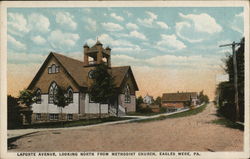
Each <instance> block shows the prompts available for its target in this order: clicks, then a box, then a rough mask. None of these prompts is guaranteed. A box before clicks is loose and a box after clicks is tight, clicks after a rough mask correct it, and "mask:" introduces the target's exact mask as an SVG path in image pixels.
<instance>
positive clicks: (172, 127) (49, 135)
mask: <svg viewBox="0 0 250 159" xmlns="http://www.w3.org/2000/svg"><path fill="white" fill-rule="evenodd" d="M215 113H216V109H215V107H214V105H213V104H209V105H208V106H207V108H206V109H205V110H204V111H203V112H201V113H199V114H197V115H193V116H189V117H181V118H173V119H165V120H161V121H153V122H146V123H126V124H117V125H103V126H98V127H92V128H85V129H69V130H68V129H63V130H53V131H51V130H50V131H42V132H38V133H34V134H30V135H27V136H25V137H22V138H20V139H18V140H16V141H15V142H13V144H14V145H16V146H17V147H16V148H15V149H11V150H10V151H180V150H182V151H242V150H243V136H244V134H243V133H244V132H243V131H240V130H238V129H231V128H227V127H224V126H222V125H216V124H213V123H211V121H213V120H215V119H217V118H218V117H217V116H216V115H215Z"/></svg>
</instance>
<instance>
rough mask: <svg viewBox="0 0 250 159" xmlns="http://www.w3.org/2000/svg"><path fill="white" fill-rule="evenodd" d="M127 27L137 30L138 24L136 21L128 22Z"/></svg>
mask: <svg viewBox="0 0 250 159" xmlns="http://www.w3.org/2000/svg"><path fill="white" fill-rule="evenodd" d="M126 27H127V28H128V29H131V30H137V29H138V26H137V25H136V24H134V23H127V24H126Z"/></svg>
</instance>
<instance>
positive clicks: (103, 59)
mask: <svg viewBox="0 0 250 159" xmlns="http://www.w3.org/2000/svg"><path fill="white" fill-rule="evenodd" d="M83 54H84V56H83V61H81V60H76V59H73V58H70V57H67V56H64V55H62V54H59V53H55V52H51V53H50V54H49V55H48V57H47V58H46V60H45V61H44V63H43V64H42V66H41V68H40V69H39V71H38V72H37V74H36V75H35V77H34V79H33V80H32V81H31V83H30V85H29V86H28V89H29V90H33V91H35V92H36V98H37V99H38V100H37V101H36V103H34V104H33V105H32V107H31V109H32V111H33V113H32V123H35V122H48V121H56V120H79V119H84V118H94V117H97V116H98V114H99V113H101V114H102V116H122V115H125V114H126V113H127V112H135V110H136V108H135V107H136V91H138V86H137V83H136V80H135V78H134V75H133V72H132V69H131V67H130V66H119V67H111V49H110V48H109V47H106V48H103V45H102V43H100V42H99V41H97V42H96V44H95V45H93V46H92V47H89V46H88V45H87V44H85V45H84V46H83ZM101 63H104V64H106V65H108V67H109V70H108V71H109V72H110V74H111V75H112V76H113V77H114V83H115V87H116V92H117V95H116V97H115V100H114V101H113V102H112V103H109V104H108V103H107V104H101V107H100V108H99V104H98V103H94V102H93V101H92V100H91V99H90V97H89V94H88V88H89V87H90V86H91V83H92V80H93V77H92V74H93V70H94V69H95V67H96V66H97V65H99V64H101ZM58 86H60V87H64V88H67V96H68V97H69V100H68V101H69V104H68V106H66V107H65V108H63V109H62V113H61V108H60V107H58V106H57V105H55V104H54V102H53V101H54V98H55V94H56V92H57V88H58Z"/></svg>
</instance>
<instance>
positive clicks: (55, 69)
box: [49, 64, 59, 74]
mask: <svg viewBox="0 0 250 159" xmlns="http://www.w3.org/2000/svg"><path fill="white" fill-rule="evenodd" d="M58 72H59V66H56V65H55V64H52V65H51V66H50V67H49V74H52V73H58Z"/></svg>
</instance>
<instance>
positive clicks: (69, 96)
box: [68, 87, 73, 103]
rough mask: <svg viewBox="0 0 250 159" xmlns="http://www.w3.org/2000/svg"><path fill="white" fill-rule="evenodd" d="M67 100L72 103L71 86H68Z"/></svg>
mask: <svg viewBox="0 0 250 159" xmlns="http://www.w3.org/2000/svg"><path fill="white" fill-rule="evenodd" d="M68 102H69V103H73V90H72V88H71V87H69V88H68Z"/></svg>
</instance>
